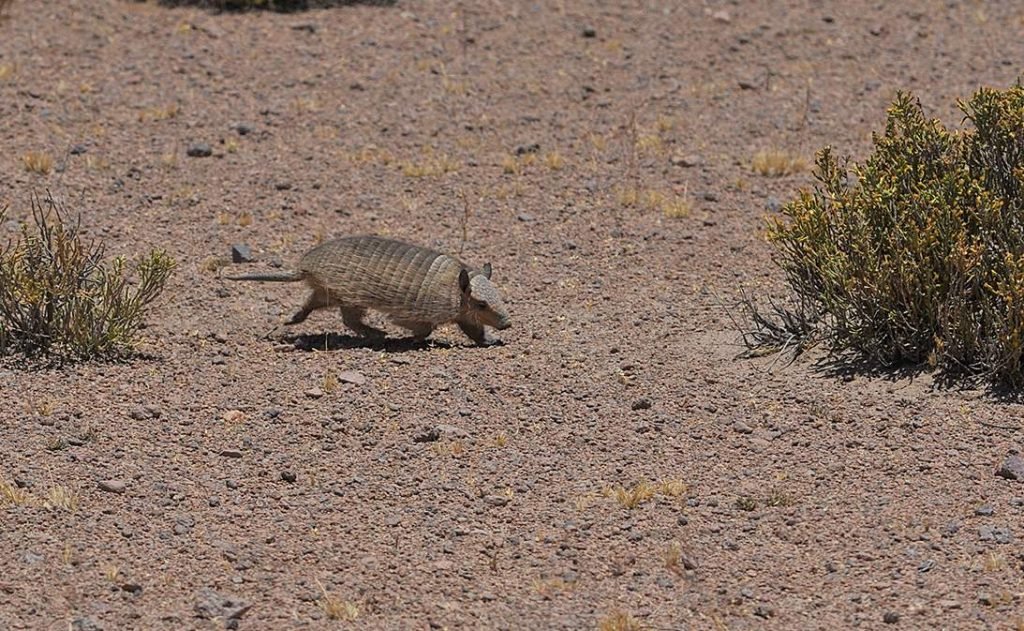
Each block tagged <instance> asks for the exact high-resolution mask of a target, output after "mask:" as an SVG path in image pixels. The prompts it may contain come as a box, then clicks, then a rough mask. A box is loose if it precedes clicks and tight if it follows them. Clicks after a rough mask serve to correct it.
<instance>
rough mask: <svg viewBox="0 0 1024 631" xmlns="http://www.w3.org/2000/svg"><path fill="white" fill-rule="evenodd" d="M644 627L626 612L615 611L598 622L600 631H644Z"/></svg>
mask: <svg viewBox="0 0 1024 631" xmlns="http://www.w3.org/2000/svg"><path fill="white" fill-rule="evenodd" d="M643 628H644V627H643V625H641V624H640V621H639V620H637V619H636V618H634V617H633V615H632V614H630V613H628V612H625V611H615V612H612V613H610V614H608V615H607V616H605V617H604V618H601V619H600V620H599V621H598V622H597V629H598V631H642V629H643Z"/></svg>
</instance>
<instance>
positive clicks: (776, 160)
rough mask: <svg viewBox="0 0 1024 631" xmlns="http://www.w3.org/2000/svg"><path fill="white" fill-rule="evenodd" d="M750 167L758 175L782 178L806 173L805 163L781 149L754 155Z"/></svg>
mask: <svg viewBox="0 0 1024 631" xmlns="http://www.w3.org/2000/svg"><path fill="white" fill-rule="evenodd" d="M750 166H751V168H752V169H753V170H754V173H757V174H758V175H764V176H767V177H783V176H785V175H793V174H794V173H801V172H803V171H806V170H807V161H806V160H804V159H803V158H801V157H800V156H798V155H795V154H793V153H790V152H789V151H786V150H783V149H766V150H763V151H758V152H757V153H756V154H754V159H753V160H752V161H751V164H750Z"/></svg>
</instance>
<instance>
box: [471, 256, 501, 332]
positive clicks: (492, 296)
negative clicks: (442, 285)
mask: <svg viewBox="0 0 1024 631" xmlns="http://www.w3.org/2000/svg"><path fill="white" fill-rule="evenodd" d="M459 287H460V288H461V289H462V312H463V315H464V316H466V317H467V318H468V319H470V320H472V321H474V322H477V323H478V324H484V325H487V326H492V327H494V328H496V329H507V328H508V327H510V326H512V323H511V322H509V318H508V310H507V309H505V302H504V301H503V300H502V299H501V294H499V293H498V288H497V287H495V286H494V284H493V283H491V264H490V263H488V264H487V265H484V268H483V270H482V271H480V272H467V271H466V270H462V273H460V274H459Z"/></svg>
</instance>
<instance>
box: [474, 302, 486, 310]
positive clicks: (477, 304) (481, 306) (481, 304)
mask: <svg viewBox="0 0 1024 631" xmlns="http://www.w3.org/2000/svg"><path fill="white" fill-rule="evenodd" d="M473 306H474V307H476V308H477V309H487V303H486V302H485V301H483V300H474V301H473Z"/></svg>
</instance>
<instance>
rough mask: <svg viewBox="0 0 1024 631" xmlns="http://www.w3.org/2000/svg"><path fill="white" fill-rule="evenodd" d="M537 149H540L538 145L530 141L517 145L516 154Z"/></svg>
mask: <svg viewBox="0 0 1024 631" xmlns="http://www.w3.org/2000/svg"><path fill="white" fill-rule="evenodd" d="M538 151H540V145H539V144H537V143H535V142H531V143H530V144H528V145H519V146H518V147H516V155H517V156H521V155H525V154H527V153H537V152H538Z"/></svg>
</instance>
